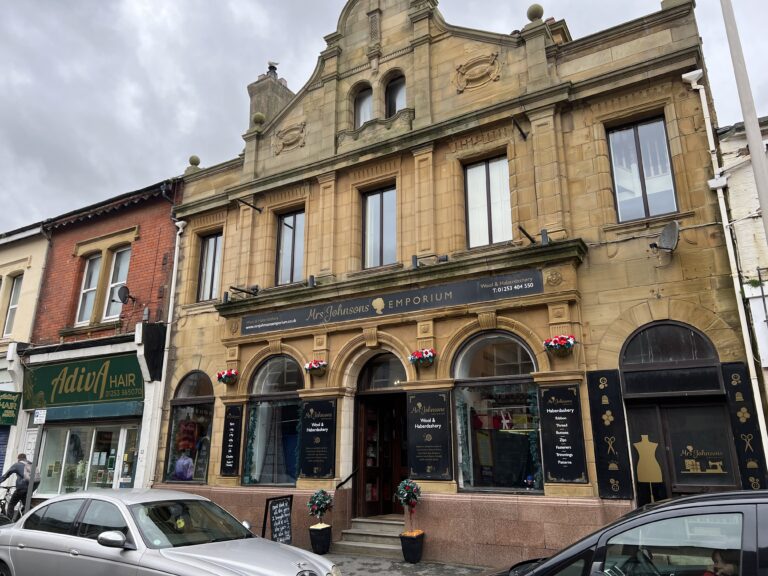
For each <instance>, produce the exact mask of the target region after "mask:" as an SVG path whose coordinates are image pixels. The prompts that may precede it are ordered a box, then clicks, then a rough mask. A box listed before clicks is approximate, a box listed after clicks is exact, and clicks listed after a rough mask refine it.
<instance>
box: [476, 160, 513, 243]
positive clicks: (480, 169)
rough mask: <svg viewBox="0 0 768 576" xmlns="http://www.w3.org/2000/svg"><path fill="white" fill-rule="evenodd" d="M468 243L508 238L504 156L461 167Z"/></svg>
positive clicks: (509, 210) (509, 224)
mask: <svg viewBox="0 0 768 576" xmlns="http://www.w3.org/2000/svg"><path fill="white" fill-rule="evenodd" d="M464 176H465V178H464V181H465V185H466V194H467V238H468V239H469V247H470V248H474V247H476V246H486V245H488V244H496V243H498V242H505V241H507V240H511V239H512V207H511V202H510V199H509V164H508V162H507V158H506V156H502V157H501V158H494V159H492V160H484V161H482V162H478V163H477V164H471V165H469V166H467V167H466V168H465V169H464Z"/></svg>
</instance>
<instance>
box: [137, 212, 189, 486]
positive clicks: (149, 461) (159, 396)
mask: <svg viewBox="0 0 768 576" xmlns="http://www.w3.org/2000/svg"><path fill="white" fill-rule="evenodd" d="M174 223H175V224H176V228H177V230H176V246H175V248H174V252H173V271H172V272H171V295H170V298H169V299H168V321H167V323H166V329H165V347H164V349H163V367H162V371H161V372H160V373H161V374H162V376H161V380H160V382H159V383H158V385H157V386H156V387H155V388H154V390H153V391H152V396H153V398H152V401H153V407H154V412H155V413H154V414H153V416H152V420H151V421H152V430H150V431H149V432H148V433H147V434H146V436H145V437H146V439H147V446H146V447H145V450H146V453H145V462H146V468H145V475H144V478H145V481H144V485H146V486H150V487H151V486H152V485H153V484H154V483H155V480H154V479H155V467H156V466H157V447H158V446H159V444H160V422H161V421H162V417H163V398H164V392H165V387H166V384H167V382H168V357H169V355H170V350H171V327H172V326H173V311H174V307H175V305H176V277H177V275H178V272H179V252H180V249H181V235H182V233H183V232H184V228H185V227H186V226H187V223H186V222H185V221H184V220H176V221H175V222H174ZM150 440H152V441H150Z"/></svg>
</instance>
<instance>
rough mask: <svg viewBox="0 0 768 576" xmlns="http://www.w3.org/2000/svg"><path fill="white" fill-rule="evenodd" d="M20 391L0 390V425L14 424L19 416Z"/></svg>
mask: <svg viewBox="0 0 768 576" xmlns="http://www.w3.org/2000/svg"><path fill="white" fill-rule="evenodd" d="M19 404H21V392H0V426H15V425H16V420H17V419H18V417H19Z"/></svg>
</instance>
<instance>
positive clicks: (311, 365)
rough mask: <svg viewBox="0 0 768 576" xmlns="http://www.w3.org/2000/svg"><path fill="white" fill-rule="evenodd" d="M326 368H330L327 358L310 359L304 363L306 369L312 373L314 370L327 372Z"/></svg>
mask: <svg viewBox="0 0 768 576" xmlns="http://www.w3.org/2000/svg"><path fill="white" fill-rule="evenodd" d="M326 368H328V362H326V361H325V360H310V361H309V362H307V363H306V364H304V371H305V372H309V373H310V374H311V373H313V372H315V373H317V372H325V369H326Z"/></svg>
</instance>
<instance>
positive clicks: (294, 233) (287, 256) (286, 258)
mask: <svg viewBox="0 0 768 576" xmlns="http://www.w3.org/2000/svg"><path fill="white" fill-rule="evenodd" d="M279 229H280V232H279V237H278V257H277V283H278V284H290V283H291V282H299V281H300V280H302V279H303V278H304V274H303V270H304V211H301V212H294V213H292V214H284V215H283V216H280V223H279Z"/></svg>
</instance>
